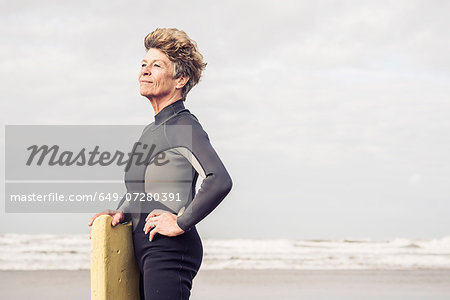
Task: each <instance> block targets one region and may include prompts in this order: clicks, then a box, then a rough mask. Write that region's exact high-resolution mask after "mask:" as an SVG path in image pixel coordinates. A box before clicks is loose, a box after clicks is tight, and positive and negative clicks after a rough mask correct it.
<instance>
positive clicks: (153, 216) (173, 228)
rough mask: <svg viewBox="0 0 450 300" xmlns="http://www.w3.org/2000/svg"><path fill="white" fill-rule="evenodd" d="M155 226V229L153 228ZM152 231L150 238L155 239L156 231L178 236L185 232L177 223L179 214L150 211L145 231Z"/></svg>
mask: <svg viewBox="0 0 450 300" xmlns="http://www.w3.org/2000/svg"><path fill="white" fill-rule="evenodd" d="M152 228H153V229H152ZM149 231H150V236H149V240H150V242H151V241H152V240H153V237H154V236H155V234H156V233H159V234H162V235H167V236H177V235H180V234H182V233H184V230H183V229H181V228H180V227H179V226H178V224H177V216H176V215H174V214H172V213H169V212H166V213H159V212H154V213H150V214H149V215H148V216H147V218H146V219H145V226H144V232H145V234H147V233H148V232H149Z"/></svg>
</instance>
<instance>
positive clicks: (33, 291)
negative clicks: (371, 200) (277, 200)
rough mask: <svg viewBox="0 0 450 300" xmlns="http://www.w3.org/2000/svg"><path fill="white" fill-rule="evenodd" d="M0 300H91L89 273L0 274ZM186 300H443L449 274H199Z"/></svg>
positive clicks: (449, 295) (433, 271) (447, 291)
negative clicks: (189, 297)
mask: <svg viewBox="0 0 450 300" xmlns="http://www.w3.org/2000/svg"><path fill="white" fill-rule="evenodd" d="M0 299H2V300H19V299H20V300H22V299H35V300H44V299H45V300H53V299H54V300H56V299H58V300H61V299H64V300H75V299H77V300H80V299H90V272H89V270H83V271H0ZM191 299H192V300H225V299H227V300H230V299H236V300H238V299H239V300H241V299H242V300H247V299H258V300H262V299H312V300H315V299H328V300H335V299H364V300H366V299H373V300H375V299H377V300H378V299H389V300H394V299H395V300H397V299H424V300H425V299H427V300H431V299H438V300H441V299H442V300H443V299H450V270H448V269H418V270H239V269H234V270H233V269H226V270H200V272H199V273H198V275H197V277H196V278H195V279H194V283H193V289H192V296H191Z"/></svg>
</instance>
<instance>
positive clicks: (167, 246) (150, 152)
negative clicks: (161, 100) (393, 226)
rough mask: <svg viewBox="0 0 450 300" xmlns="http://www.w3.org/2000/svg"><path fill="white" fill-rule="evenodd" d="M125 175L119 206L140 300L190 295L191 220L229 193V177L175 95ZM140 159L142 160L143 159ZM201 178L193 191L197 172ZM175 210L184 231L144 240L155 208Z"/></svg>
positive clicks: (199, 250)
mask: <svg viewBox="0 0 450 300" xmlns="http://www.w3.org/2000/svg"><path fill="white" fill-rule="evenodd" d="M133 153H135V154H139V153H140V154H142V155H141V156H140V157H139V155H134V156H133V164H132V165H131V167H130V168H129V169H128V170H127V171H126V173H125V183H126V187H127V195H125V196H124V198H123V199H122V201H121V203H120V204H119V206H118V209H120V210H122V211H123V212H124V213H125V221H130V220H132V221H133V242H134V250H135V254H136V259H137V262H138V265H139V268H140V271H141V290H140V292H141V299H147V300H148V299H151V300H157V299H177V300H179V299H189V296H190V290H191V287H192V279H193V278H194V277H195V275H196V274H197V271H198V269H199V268H200V264H201V261H202V257H203V247H202V243H201V240H200V237H199V235H198V233H197V230H196V227H195V224H197V223H198V222H199V221H200V220H202V219H203V218H205V217H206V216H207V215H208V214H209V213H210V212H211V211H212V210H213V209H214V208H215V207H216V206H217V205H218V204H219V203H220V202H221V201H222V200H223V199H224V198H225V196H226V195H227V194H228V193H229V191H230V190H231V187H232V181H231V178H230V176H229V174H228V172H227V170H226V168H225V166H224V165H223V163H222V161H221V160H220V158H219V156H218V155H217V153H216V152H215V150H214V148H213V147H212V146H211V144H210V142H209V138H208V135H207V134H206V132H205V131H204V130H203V128H202V126H201V125H200V123H199V121H198V120H197V118H196V117H195V116H194V115H193V114H192V113H190V112H189V110H187V109H186V108H185V107H184V103H183V100H182V99H180V100H178V101H176V102H174V103H172V104H171V105H168V106H166V107H164V108H163V109H162V110H161V111H160V112H159V113H158V114H156V115H155V122H153V123H151V124H150V125H148V126H147V127H145V129H144V131H143V133H142V136H141V138H140V139H139V143H136V144H135V145H134V147H133ZM142 162H143V163H142ZM199 175H200V176H201V177H202V178H203V182H202V184H201V187H200V189H199V190H198V192H197V193H196V191H195V186H196V182H197V178H198V176H199ZM155 209H156V210H164V211H168V212H171V213H174V214H178V213H179V212H180V210H182V209H183V210H184V212H183V213H182V214H181V215H180V216H178V217H177V224H178V226H179V227H180V228H181V229H183V230H184V231H185V232H184V233H183V234H181V235H178V236H175V237H169V236H165V235H161V234H158V233H157V234H156V235H155V236H154V238H153V240H152V242H149V235H148V234H145V232H144V231H143V227H144V225H145V218H146V217H147V215H148V214H149V213H150V212H152V211H154V210H155Z"/></svg>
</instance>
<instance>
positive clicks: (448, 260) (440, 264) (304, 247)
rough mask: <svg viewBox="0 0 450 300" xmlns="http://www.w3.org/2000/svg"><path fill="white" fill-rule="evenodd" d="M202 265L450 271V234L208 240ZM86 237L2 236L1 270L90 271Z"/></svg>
mask: <svg viewBox="0 0 450 300" xmlns="http://www.w3.org/2000/svg"><path fill="white" fill-rule="evenodd" d="M203 250H204V257H203V263H202V269H298V270H307V269H308V270H334V269H353V270H363V269H422V268H427V269H429V268H432V269H450V237H444V238H441V239H428V240H426V239H404V238H396V239H390V240H373V239H354V238H346V239H340V240H323V239H320V240H319V239H318V240H312V239H311V240H289V239H266V240H253V239H204V240H203ZM89 264H90V240H89V237H88V235H86V234H82V235H49V234H41V235H21V234H4V235H0V270H86V269H89Z"/></svg>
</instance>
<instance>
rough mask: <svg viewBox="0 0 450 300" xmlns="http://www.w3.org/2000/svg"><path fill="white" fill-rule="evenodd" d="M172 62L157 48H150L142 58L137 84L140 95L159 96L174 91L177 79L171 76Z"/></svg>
mask: <svg viewBox="0 0 450 300" xmlns="http://www.w3.org/2000/svg"><path fill="white" fill-rule="evenodd" d="M173 68H174V66H173V62H172V61H170V59H169V58H168V57H167V55H165V54H164V53H163V52H161V51H160V50H158V49H155V48H150V49H149V50H148V51H147V54H146V55H145V57H144V59H143V60H142V66H141V72H140V73H139V85H140V92H141V95H142V96H145V97H147V98H161V97H164V96H167V95H170V94H173V93H175V91H176V87H177V80H176V79H174V78H173V70H174V69H173Z"/></svg>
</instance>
